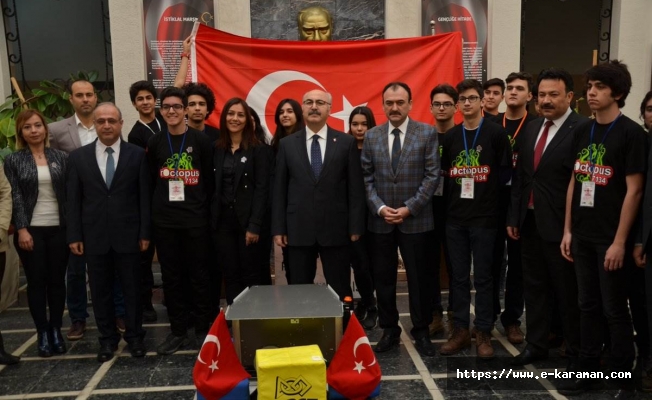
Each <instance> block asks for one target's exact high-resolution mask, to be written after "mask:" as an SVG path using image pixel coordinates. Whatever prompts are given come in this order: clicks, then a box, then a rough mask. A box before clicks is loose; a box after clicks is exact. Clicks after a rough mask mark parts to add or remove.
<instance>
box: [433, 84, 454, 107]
mask: <svg viewBox="0 0 652 400" xmlns="http://www.w3.org/2000/svg"><path fill="white" fill-rule="evenodd" d="M440 93H442V94H445V95H448V96H450V97H451V98H452V99H453V103H457V100H459V98H460V94H459V93H457V91H456V90H455V88H454V87H452V86H451V85H449V84H448V83H442V84H439V85H437V86H435V87H434V88H433V89H432V90H431V91H430V101H429V103H432V98H433V97H435V95H436V94H440Z"/></svg>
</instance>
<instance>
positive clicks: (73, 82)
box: [68, 79, 95, 94]
mask: <svg viewBox="0 0 652 400" xmlns="http://www.w3.org/2000/svg"><path fill="white" fill-rule="evenodd" d="M77 82H82V83H88V84H89V85H91V86H93V84H92V83H91V82H90V81H87V80H86V79H73V80H71V81H70V82H69V83H68V93H70V94H72V85H74V84H75V83H77ZM93 92H95V86H93Z"/></svg>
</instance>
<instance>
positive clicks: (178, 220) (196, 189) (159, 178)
mask: <svg viewBox="0 0 652 400" xmlns="http://www.w3.org/2000/svg"><path fill="white" fill-rule="evenodd" d="M168 137H169V138H170V141H168ZM184 137H185V142H184ZM170 142H171V143H172V152H170ZM182 142H184V143H183V148H181V144H182ZM179 156H180V157H179ZM177 160H179V162H178V168H177ZM147 161H148V163H149V168H150V171H151V173H152V175H153V182H154V195H153V198H152V222H153V223H154V225H156V226H159V227H163V228H194V227H204V226H206V225H208V203H209V201H210V197H211V196H212V195H213V189H214V186H215V179H214V178H213V146H212V145H211V143H210V141H209V139H208V137H207V136H206V135H205V134H203V133H201V132H199V131H198V130H195V129H192V128H188V131H187V132H186V133H184V134H183V135H168V133H167V131H163V132H162V133H161V134H159V135H154V136H152V137H151V138H150V139H149V142H148V144H147ZM177 174H178V175H180V176H182V177H183V181H184V194H185V200H184V201H170V200H169V181H170V179H172V178H174V177H175V176H176V175H177Z"/></svg>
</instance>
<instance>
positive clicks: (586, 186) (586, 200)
mask: <svg viewBox="0 0 652 400" xmlns="http://www.w3.org/2000/svg"><path fill="white" fill-rule="evenodd" d="M594 200H595V182H592V181H587V182H582V195H581V196H580V207H593V205H594Z"/></svg>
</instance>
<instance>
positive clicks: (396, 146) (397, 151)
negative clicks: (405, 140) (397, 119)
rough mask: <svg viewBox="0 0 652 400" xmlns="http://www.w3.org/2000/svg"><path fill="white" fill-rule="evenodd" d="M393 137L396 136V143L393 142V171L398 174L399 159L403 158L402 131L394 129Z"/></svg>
mask: <svg viewBox="0 0 652 400" xmlns="http://www.w3.org/2000/svg"><path fill="white" fill-rule="evenodd" d="M392 135H394V141H393V142H392V170H393V171H394V173H396V170H397V169H398V159H399V158H400V157H401V131H400V130H398V129H397V128H394V130H392Z"/></svg>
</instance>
